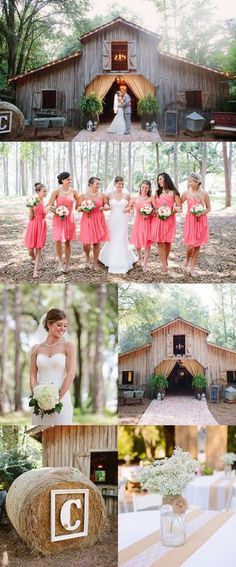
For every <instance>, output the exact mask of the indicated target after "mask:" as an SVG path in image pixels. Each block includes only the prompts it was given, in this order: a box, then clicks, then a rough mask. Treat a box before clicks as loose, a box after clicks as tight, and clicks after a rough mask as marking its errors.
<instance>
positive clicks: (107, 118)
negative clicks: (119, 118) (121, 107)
mask: <svg viewBox="0 0 236 567" xmlns="http://www.w3.org/2000/svg"><path fill="white" fill-rule="evenodd" d="M123 84H125V82H123ZM125 86H126V89H127V93H128V94H129V96H130V98H131V108H132V122H138V121H139V120H140V118H139V117H138V114H137V106H138V99H137V97H136V96H135V94H134V93H133V91H132V89H131V88H130V87H129V86H128V85H126V84H125ZM119 88H120V85H119V84H118V83H117V81H116V80H115V81H114V83H113V84H112V86H111V88H110V89H109V91H108V93H107V94H106V96H105V97H104V112H103V114H102V115H101V122H103V123H105V122H112V120H113V118H114V116H115V115H114V111H113V103H114V96H115V93H116V92H117V91H118V90H119Z"/></svg>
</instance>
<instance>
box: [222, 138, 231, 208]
mask: <svg viewBox="0 0 236 567" xmlns="http://www.w3.org/2000/svg"><path fill="white" fill-rule="evenodd" d="M222 149H223V160H224V176H225V206H226V207H230V206H231V180H230V164H229V158H228V152H227V142H222Z"/></svg>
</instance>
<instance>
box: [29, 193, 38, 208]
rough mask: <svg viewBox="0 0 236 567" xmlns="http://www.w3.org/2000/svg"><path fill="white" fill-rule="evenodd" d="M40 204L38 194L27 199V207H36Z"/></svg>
mask: <svg viewBox="0 0 236 567" xmlns="http://www.w3.org/2000/svg"><path fill="white" fill-rule="evenodd" d="M38 204H39V199H38V197H37V195H32V197H28V199H26V207H30V208H32V207H36V206H37V205H38Z"/></svg>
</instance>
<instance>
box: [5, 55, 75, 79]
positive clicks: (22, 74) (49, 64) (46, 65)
mask: <svg viewBox="0 0 236 567" xmlns="http://www.w3.org/2000/svg"><path fill="white" fill-rule="evenodd" d="M81 53H82V51H76V52H75V53H72V54H71V55H67V56H66V57H60V59H54V60H53V61H50V62H49V63H46V64H45V65H41V67H35V69H31V70H30V71H26V72H25V73H21V74H20V75H15V76H14V77H11V78H10V79H8V82H9V83H10V82H11V81H17V80H18V79H23V78H24V77H27V76H29V75H32V74H33V73H38V72H39V71H43V70H44V69H49V67H54V66H55V65H61V63H64V62H65V61H66V62H67V61H70V60H71V59H76V58H77V57H80V55H81Z"/></svg>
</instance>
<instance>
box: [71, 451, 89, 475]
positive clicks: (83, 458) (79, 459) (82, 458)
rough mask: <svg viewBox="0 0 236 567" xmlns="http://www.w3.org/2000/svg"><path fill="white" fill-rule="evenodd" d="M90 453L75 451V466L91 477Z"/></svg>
mask: <svg viewBox="0 0 236 567" xmlns="http://www.w3.org/2000/svg"><path fill="white" fill-rule="evenodd" d="M90 464H91V460H90V453H74V454H73V465H72V466H73V467H74V468H76V469H79V471H81V472H82V473H83V474H84V475H85V476H87V478H90Z"/></svg>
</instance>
